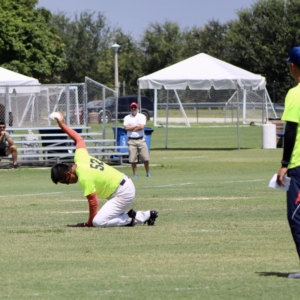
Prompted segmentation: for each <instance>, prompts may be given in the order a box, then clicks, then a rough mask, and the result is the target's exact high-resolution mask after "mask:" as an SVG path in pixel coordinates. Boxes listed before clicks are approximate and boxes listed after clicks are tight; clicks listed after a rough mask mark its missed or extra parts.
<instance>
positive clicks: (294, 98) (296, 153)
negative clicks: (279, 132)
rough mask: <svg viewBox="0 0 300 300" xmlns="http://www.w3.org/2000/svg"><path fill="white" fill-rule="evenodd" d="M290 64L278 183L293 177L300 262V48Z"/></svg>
mask: <svg viewBox="0 0 300 300" xmlns="http://www.w3.org/2000/svg"><path fill="white" fill-rule="evenodd" d="M287 64H288V68H289V71H290V74H291V76H292V77H293V78H294V79H295V81H296V82H297V85H296V86H295V87H293V88H291V89H290V90H289V91H288V93H287V95H286V97H285V102H284V112H283V115H282V118H281V119H282V120H283V121H285V122H286V125H285V132H284V148H283V156H282V160H281V168H280V169H279V171H278V173H277V183H278V185H280V186H284V185H285V184H284V176H286V175H287V176H288V177H290V178H291V182H290V187H289V190H288V191H287V194H286V199H287V218H288V222H289V226H290V229H291V233H292V236H293V239H294V242H295V245H296V250H297V254H298V258H299V259H300V209H299V208H300V46H298V47H293V48H292V50H291V53H290V56H289V58H288V59H287ZM288 278H296V279H300V273H294V274H289V276H288Z"/></svg>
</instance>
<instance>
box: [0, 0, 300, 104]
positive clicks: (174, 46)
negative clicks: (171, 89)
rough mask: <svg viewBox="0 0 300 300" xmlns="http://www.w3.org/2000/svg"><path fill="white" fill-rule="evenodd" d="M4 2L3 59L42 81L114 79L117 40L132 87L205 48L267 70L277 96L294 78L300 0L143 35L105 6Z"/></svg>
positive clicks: (0, 13) (271, 1)
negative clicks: (69, 8)
mask: <svg viewBox="0 0 300 300" xmlns="http://www.w3.org/2000/svg"><path fill="white" fill-rule="evenodd" d="M0 3H1V6H0V65H1V66H2V67H4V68H7V69H10V70H12V71H15V72H19V73H22V74H24V75H27V76H32V77H35V78H37V79H39V81H40V82H41V83H78V82H83V81H84V77H85V76H88V77H90V78H92V79H94V80H96V81H98V82H100V83H102V84H104V85H107V86H109V87H114V52H113V50H112V49H111V45H112V44H114V43H117V44H119V45H120V46H121V47H120V48H119V52H118V64H119V80H120V82H121V83H122V82H123V81H124V82H125V83H126V86H127V91H128V93H131V92H136V87H137V79H138V78H139V77H141V76H144V75H148V74H151V73H153V72H155V71H158V70H160V69H162V68H165V67H167V66H170V65H172V64H174V63H177V62H179V61H181V60H184V59H186V58H189V57H191V56H193V55H196V54H198V53H201V52H204V53H206V54H209V55H211V56H214V57H216V58H218V59H221V60H224V61H226V62H228V63H231V64H233V65H235V66H238V67H240V68H243V69H245V70H248V71H250V72H253V73H256V74H261V75H262V76H265V77H266V79H267V83H268V89H269V93H273V89H274V87H275V86H278V85H280V90H279V92H277V94H276V98H275V99H274V98H273V100H275V102H282V101H283V97H284V94H285V92H286V90H287V89H288V88H290V87H291V85H293V81H292V79H291V78H290V76H289V74H288V69H287V67H286V58H287V56H288V53H289V52H290V49H291V48H292V47H293V46H295V45H299V36H300V0H258V1H256V2H255V3H253V4H252V6H251V7H249V8H243V9H241V10H239V11H237V18H236V19H235V20H232V21H229V22H227V23H220V22H219V21H218V20H214V19H212V20H210V21H209V22H208V23H207V24H206V25H205V26H203V27H197V26H194V27H192V28H187V29H182V28H180V25H179V24H178V23H176V22H171V21H165V22H164V23H161V24H160V23H151V24H149V26H148V27H147V28H146V29H145V30H144V31H143V33H142V35H141V38H140V39H139V40H138V41H136V40H135V39H134V38H133V37H132V36H131V35H130V34H126V33H124V32H123V30H122V28H121V27H113V26H111V25H110V24H109V20H108V19H107V18H106V17H105V15H104V13H101V12H92V11H89V10H86V11H83V12H81V13H79V14H75V15H74V16H72V17H70V16H69V15H68V14H67V13H65V12H58V13H51V12H50V11H48V10H47V9H45V8H36V6H37V4H38V0H15V1H10V0H0ZM100 8H101V7H100Z"/></svg>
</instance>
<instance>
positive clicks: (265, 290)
mask: <svg viewBox="0 0 300 300" xmlns="http://www.w3.org/2000/svg"><path fill="white" fill-rule="evenodd" d="M244 129H245V133H244V135H247V138H246V137H245V138H244V139H243V140H242V144H243V145H244V146H243V149H242V150H241V151H238V150H237V149H236V148H235V145H234V144H235V141H234V140H235V139H236V137H231V133H230V132H227V130H229V129H228V128H227V129H226V127H224V128H222V127H221V128H219V129H216V128H214V127H211V128H209V127H207V128H203V129H202V128H190V129H174V130H173V129H172V130H171V129H169V142H170V147H169V148H168V149H167V150H165V149H164V141H165V140H164V139H165V129H164V128H160V129H158V128H155V131H154V133H153V136H152V141H151V145H152V147H151V173H152V174H153V177H152V178H151V179H149V178H146V177H145V176H144V169H143V166H139V175H140V176H139V178H137V179H134V182H135V185H136V189H137V195H136V200H135V202H134V205H133V207H134V209H138V210H147V209H157V210H159V218H158V219H157V222H156V226H153V227H148V226H135V227H133V228H130V227H123V228H68V227H66V225H67V224H74V223H78V222H84V221H86V220H87V215H88V213H87V211H88V205H87V201H86V200H85V199H84V197H83V195H82V191H81V190H80V187H79V186H78V185H72V186H63V185H57V186H56V185H54V184H53V183H52V182H51V180H50V170H49V169H47V168H46V169H26V168H21V169H20V170H0V178H1V186H2V187H3V188H2V189H0V228H1V229H0V230H1V232H0V236H1V243H0V253H1V255H0V270H1V272H0V279H1V280H0V299H35V298H36V299H216V300H219V299H226V300H232V299H251V300H252V299H253V300H257V299H272V300H273V299H298V298H299V295H298V292H299V282H298V281H297V280H289V279H287V278H286V276H287V274H288V273H289V272H293V271H295V272H296V271H300V267H299V264H298V258H297V255H296V250H295V246H294V244H293V241H292V238H291V234H290V231H289V227H288V224H287V221H286V205H285V193H284V192H282V191H277V190H273V189H270V188H268V187H267V186H268V182H269V180H270V178H271V177H272V175H273V174H274V173H276V172H277V171H278V167H279V162H280V160H281V155H282V149H276V150H263V149H260V144H261V142H260V140H261V131H260V128H259V127H247V128H246V127H245V128H244ZM224 132H227V137H225V138H224ZM235 133H236V132H235ZM225 140H228V141H227V142H225ZM247 143H248V144H247ZM214 146H215V147H214ZM118 168H119V169H120V170H121V171H122V172H124V173H126V174H128V175H131V168H130V166H128V165H125V166H121V167H118ZM100 203H101V204H102V203H103V200H101V201H100Z"/></svg>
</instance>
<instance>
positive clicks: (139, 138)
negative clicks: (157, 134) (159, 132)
mask: <svg viewBox="0 0 300 300" xmlns="http://www.w3.org/2000/svg"><path fill="white" fill-rule="evenodd" d="M142 138H144V137H143V136H140V137H137V138H132V137H130V138H128V139H129V140H141V139H142Z"/></svg>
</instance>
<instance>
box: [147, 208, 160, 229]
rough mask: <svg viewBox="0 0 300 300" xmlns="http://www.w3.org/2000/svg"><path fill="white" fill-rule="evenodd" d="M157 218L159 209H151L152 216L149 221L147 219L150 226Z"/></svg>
mask: <svg viewBox="0 0 300 300" xmlns="http://www.w3.org/2000/svg"><path fill="white" fill-rule="evenodd" d="M156 218H158V211H156V210H150V218H149V220H148V221H146V222H147V224H148V226H153V225H154V223H155V220H156ZM146 222H145V223H146Z"/></svg>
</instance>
